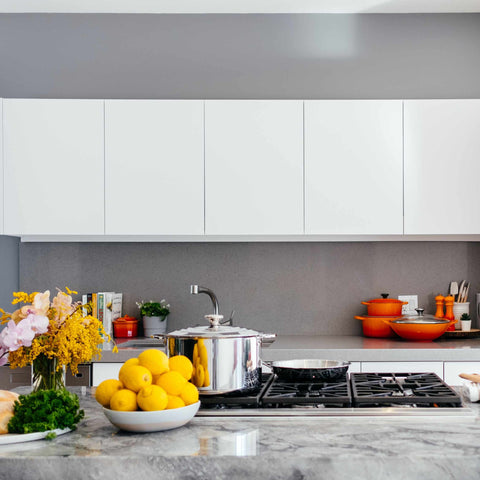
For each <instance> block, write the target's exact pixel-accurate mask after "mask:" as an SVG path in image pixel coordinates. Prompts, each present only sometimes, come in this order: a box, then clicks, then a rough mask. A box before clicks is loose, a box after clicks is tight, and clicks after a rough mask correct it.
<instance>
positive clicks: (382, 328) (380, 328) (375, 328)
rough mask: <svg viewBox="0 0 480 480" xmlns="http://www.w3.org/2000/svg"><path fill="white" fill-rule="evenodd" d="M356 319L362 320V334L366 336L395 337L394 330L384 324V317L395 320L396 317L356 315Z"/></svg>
mask: <svg viewBox="0 0 480 480" xmlns="http://www.w3.org/2000/svg"><path fill="white" fill-rule="evenodd" d="M355 318H356V319H357V320H362V321H363V334H364V335H365V336H366V337H374V338H387V337H396V335H395V332H394V331H393V330H392V329H391V328H390V325H387V324H385V322H384V321H383V320H384V319H387V320H395V319H396V318H400V317H399V316H396V317H375V316H373V317H370V316H368V315H364V316H363V315H356V316H355Z"/></svg>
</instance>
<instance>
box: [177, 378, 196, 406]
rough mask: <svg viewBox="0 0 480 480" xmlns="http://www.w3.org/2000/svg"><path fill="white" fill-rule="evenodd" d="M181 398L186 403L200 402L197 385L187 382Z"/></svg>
mask: <svg viewBox="0 0 480 480" xmlns="http://www.w3.org/2000/svg"><path fill="white" fill-rule="evenodd" d="M180 398H181V399H182V400H183V401H184V402H185V405H191V404H192V403H196V402H198V390H197V387H196V386H195V385H194V384H193V383H190V382H187V383H186V384H185V386H184V387H183V389H182V391H181V392H180Z"/></svg>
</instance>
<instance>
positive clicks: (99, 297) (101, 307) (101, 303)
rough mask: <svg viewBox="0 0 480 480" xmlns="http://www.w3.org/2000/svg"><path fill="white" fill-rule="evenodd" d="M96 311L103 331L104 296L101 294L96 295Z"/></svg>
mask: <svg viewBox="0 0 480 480" xmlns="http://www.w3.org/2000/svg"><path fill="white" fill-rule="evenodd" d="M97 309H98V317H97V318H98V319H99V320H100V322H101V323H102V325H103V328H104V329H105V323H104V322H105V295H104V294H103V293H97Z"/></svg>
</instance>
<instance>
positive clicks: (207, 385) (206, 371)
mask: <svg viewBox="0 0 480 480" xmlns="http://www.w3.org/2000/svg"><path fill="white" fill-rule="evenodd" d="M203 386H204V387H209V386H210V374H209V373H208V370H207V369H205V380H204V382H203Z"/></svg>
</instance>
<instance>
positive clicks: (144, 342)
mask: <svg viewBox="0 0 480 480" xmlns="http://www.w3.org/2000/svg"><path fill="white" fill-rule="evenodd" d="M119 347H120V348H163V347H164V344H163V341H162V340H155V339H153V338H132V340H128V342H125V343H121V344H120V345H119Z"/></svg>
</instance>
